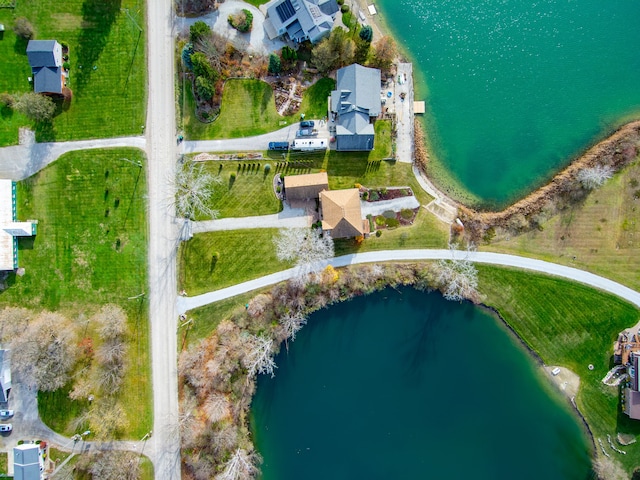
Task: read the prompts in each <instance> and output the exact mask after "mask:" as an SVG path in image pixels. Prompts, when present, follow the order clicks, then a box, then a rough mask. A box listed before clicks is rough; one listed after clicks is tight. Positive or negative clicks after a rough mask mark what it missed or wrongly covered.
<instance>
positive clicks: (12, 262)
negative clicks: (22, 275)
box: [0, 179, 38, 272]
mask: <svg viewBox="0 0 640 480" xmlns="http://www.w3.org/2000/svg"><path fill="white" fill-rule="evenodd" d="M16 211H17V209H16V184H15V182H13V181H11V180H4V179H0V272H1V271H6V270H15V269H16V268H18V238H17V237H30V236H32V235H35V234H36V226H37V223H38V222H37V221H28V222H18V221H16Z"/></svg>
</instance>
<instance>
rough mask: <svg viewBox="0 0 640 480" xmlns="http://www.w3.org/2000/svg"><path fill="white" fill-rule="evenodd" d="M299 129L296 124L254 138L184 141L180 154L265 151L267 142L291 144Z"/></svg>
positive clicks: (267, 145)
mask: <svg viewBox="0 0 640 480" xmlns="http://www.w3.org/2000/svg"><path fill="white" fill-rule="evenodd" d="M299 129H300V125H299V123H298V122H296V123H294V124H292V125H288V126H286V127H283V128H281V129H280V130H276V131H275V132H269V133H265V134H264V135H257V136H255V137H244V138H229V139H224V140H195V141H184V142H182V143H181V144H180V153H184V154H188V153H201V152H250V151H261V150H267V149H268V148H269V142H292V141H293V140H294V139H295V138H296V131H297V130H299Z"/></svg>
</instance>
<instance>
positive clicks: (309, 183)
mask: <svg viewBox="0 0 640 480" xmlns="http://www.w3.org/2000/svg"><path fill="white" fill-rule="evenodd" d="M328 189H329V178H328V177H327V172H321V173H309V174H306V175H290V176H288V177H284V193H285V195H286V197H287V200H289V201H292V200H311V199H317V198H318V196H319V195H320V192H321V191H323V190H328Z"/></svg>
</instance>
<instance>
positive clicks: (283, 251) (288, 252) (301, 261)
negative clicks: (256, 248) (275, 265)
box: [274, 228, 333, 279]
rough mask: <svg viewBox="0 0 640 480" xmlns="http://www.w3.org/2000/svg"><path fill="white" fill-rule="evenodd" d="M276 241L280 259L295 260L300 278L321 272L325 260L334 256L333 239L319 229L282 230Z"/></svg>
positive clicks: (277, 254) (277, 253)
mask: <svg viewBox="0 0 640 480" xmlns="http://www.w3.org/2000/svg"><path fill="white" fill-rule="evenodd" d="M274 243H275V245H276V256H277V257H278V259H279V260H283V261H294V262H295V264H296V268H297V269H298V272H297V275H296V276H297V278H299V279H306V278H307V277H308V276H309V275H310V274H316V273H318V272H320V271H321V270H322V268H323V267H324V262H325V261H326V260H328V259H329V258H331V257H333V240H332V239H331V237H329V236H328V235H322V233H321V232H320V231H319V230H318V229H306V228H287V229H284V230H280V232H279V234H278V236H277V237H276V238H275V239H274Z"/></svg>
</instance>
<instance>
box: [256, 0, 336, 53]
mask: <svg viewBox="0 0 640 480" xmlns="http://www.w3.org/2000/svg"><path fill="white" fill-rule="evenodd" d="M266 7H267V16H266V18H265V22H264V29H265V31H266V32H267V36H268V37H269V38H270V39H271V40H273V39H274V38H278V37H281V38H283V39H284V40H291V41H293V42H295V43H302V42H304V41H305V40H309V41H310V42H311V43H317V42H319V41H320V40H322V39H323V38H324V37H326V36H327V35H329V33H330V32H331V29H332V28H333V22H334V20H335V18H336V14H337V13H338V10H339V7H338V3H337V2H336V0H273V1H272V2H271V3H269V4H268V5H267V6H266Z"/></svg>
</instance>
